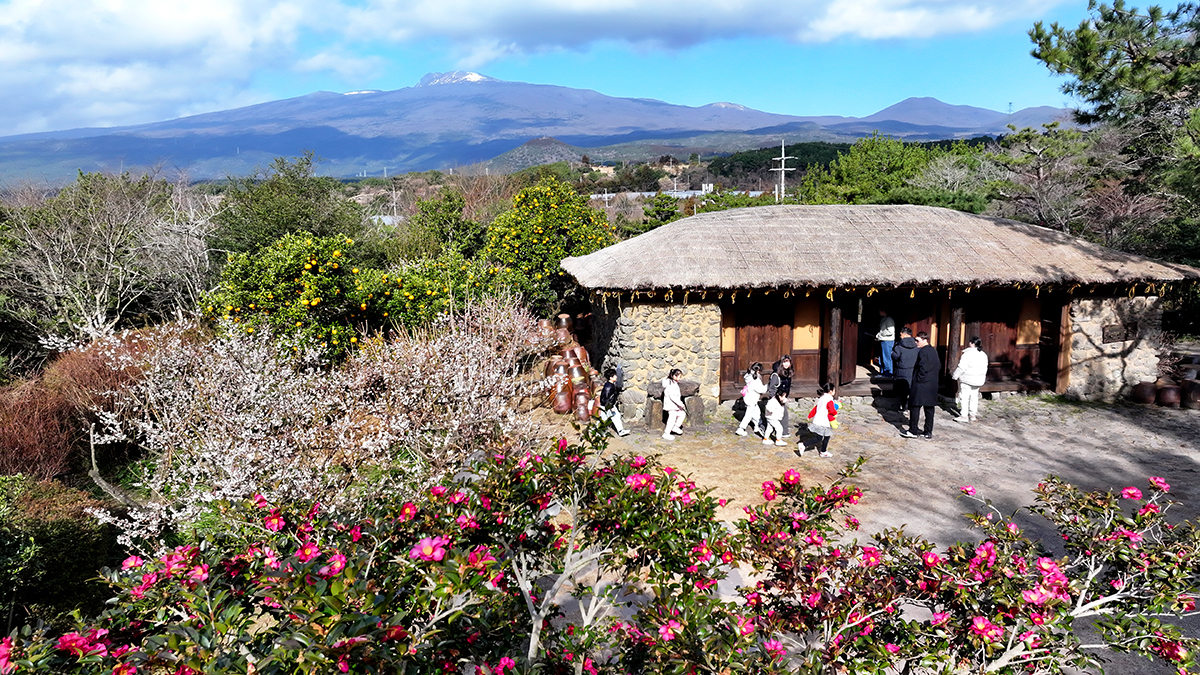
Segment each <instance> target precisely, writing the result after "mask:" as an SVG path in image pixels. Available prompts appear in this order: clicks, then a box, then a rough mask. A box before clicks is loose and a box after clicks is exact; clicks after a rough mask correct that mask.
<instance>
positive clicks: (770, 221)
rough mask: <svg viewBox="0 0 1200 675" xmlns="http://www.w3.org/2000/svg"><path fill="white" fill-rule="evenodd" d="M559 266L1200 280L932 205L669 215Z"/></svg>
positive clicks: (747, 276) (677, 282)
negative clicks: (652, 227) (642, 230)
mask: <svg viewBox="0 0 1200 675" xmlns="http://www.w3.org/2000/svg"><path fill="white" fill-rule="evenodd" d="M562 267H563V269H565V270H566V271H567V272H568V273H569V274H571V275H572V276H574V277H575V279H576V280H578V281H579V283H580V284H581V285H583V286H584V287H585V288H589V289H601V290H603V289H610V290H627V291H634V290H637V291H649V290H659V289H663V290H665V289H672V288H684V289H737V288H805V287H823V286H826V287H827V286H834V287H837V286H883V287H887V286H893V287H894V286H984V285H1011V284H1015V283H1021V284H1037V285H1046V284H1114V283H1116V284H1131V283H1134V282H1142V283H1163V282H1174V281H1182V280H1200V269H1196V268H1194V267H1188V266H1187V265H1176V264H1171V263H1163V262H1155V261H1153V260H1150V259H1148V258H1143V257H1140V256H1136V255H1131V254H1128V253H1121V252H1119V251H1114V250H1112V249H1107V248H1104V247H1102V246H1097V245H1095V244H1091V243H1088V242H1085V241H1081V240H1079V239H1076V238H1074V237H1071V236H1068V235H1064V234H1061V233H1059V232H1054V231H1051V230H1047V229H1045V228H1042V227H1036V226H1034V225H1028V224H1025V223H1019V222H1016V221H1012V220H1005V219H1003V218H994V217H990V216H979V215H974V214H971V213H963V212H961V211H952V210H950V209H942V208H936V207H931V206H908V205H901V206H892V205H863V206H765V207H756V208H745V209H732V210H729V211H717V212H713V213H702V214H699V215H696V216H692V217H690V218H684V219H682V220H677V221H675V222H673V223H669V224H667V225H664V226H662V227H659V228H658V229H655V230H652V231H650V232H647V233H646V234H643V235H640V236H637V237H634V238H633V239H629V240H627V241H623V242H621V243H619V244H615V245H613V246H609V247H608V248H606V249H602V250H600V251H596V252H595V253H592V254H590V255H585V256H580V257H577V258H567V259H566V260H563V261H562Z"/></svg>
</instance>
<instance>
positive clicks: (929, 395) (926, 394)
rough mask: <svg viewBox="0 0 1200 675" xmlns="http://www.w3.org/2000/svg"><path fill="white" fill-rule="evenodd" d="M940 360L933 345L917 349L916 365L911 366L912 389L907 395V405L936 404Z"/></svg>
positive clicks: (940, 368) (940, 367)
mask: <svg viewBox="0 0 1200 675" xmlns="http://www.w3.org/2000/svg"><path fill="white" fill-rule="evenodd" d="M941 370H942V360H941V359H940V358H938V353H937V349H935V348H934V346H933V345H925V346H924V347H921V348H920V349H919V350H917V365H916V366H915V367H914V368H913V381H912V390H911V392H910V393H909V396H908V405H909V407H913V408H915V407H917V406H926V405H937V402H938V373H940V372H941Z"/></svg>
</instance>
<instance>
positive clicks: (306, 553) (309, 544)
mask: <svg viewBox="0 0 1200 675" xmlns="http://www.w3.org/2000/svg"><path fill="white" fill-rule="evenodd" d="M320 554H321V549H320V547H318V546H317V543H316V542H315V541H305V542H304V543H302V544H300V549H299V550H297V551H296V559H297V560H299V561H300V562H308V561H309V560H312V559H313V558H315V557H317V556H318V555H320Z"/></svg>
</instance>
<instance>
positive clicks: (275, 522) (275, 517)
mask: <svg viewBox="0 0 1200 675" xmlns="http://www.w3.org/2000/svg"><path fill="white" fill-rule="evenodd" d="M284 525H287V521H286V520H284V519H283V516H281V515H279V511H278V510H274V511H271V513H270V515H268V516H267V517H266V518H263V526H265V527H266V528H267V529H268V530H270V531H272V532H278V531H280V530H282V529H283V526H284Z"/></svg>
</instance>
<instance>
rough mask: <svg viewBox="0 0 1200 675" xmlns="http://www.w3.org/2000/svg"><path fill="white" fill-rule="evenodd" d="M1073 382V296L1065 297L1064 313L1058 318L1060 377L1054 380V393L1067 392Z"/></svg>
mask: <svg viewBox="0 0 1200 675" xmlns="http://www.w3.org/2000/svg"><path fill="white" fill-rule="evenodd" d="M1070 384H1071V298H1070V297H1067V298H1063V306H1062V313H1061V314H1060V315H1059V320H1058V377H1057V378H1056V379H1055V382H1054V393H1056V394H1065V393H1067V387H1068V386H1069V385H1070Z"/></svg>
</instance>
